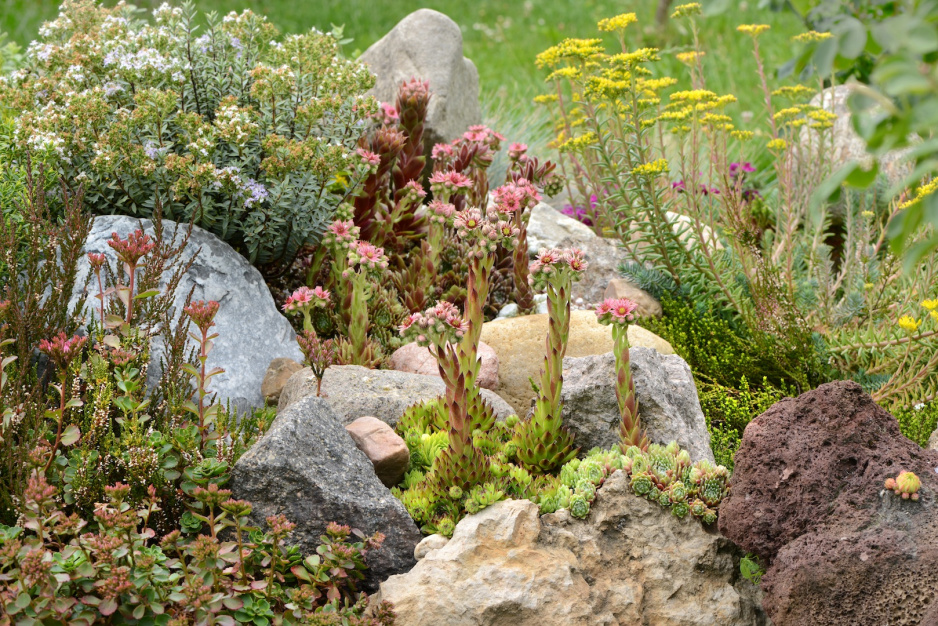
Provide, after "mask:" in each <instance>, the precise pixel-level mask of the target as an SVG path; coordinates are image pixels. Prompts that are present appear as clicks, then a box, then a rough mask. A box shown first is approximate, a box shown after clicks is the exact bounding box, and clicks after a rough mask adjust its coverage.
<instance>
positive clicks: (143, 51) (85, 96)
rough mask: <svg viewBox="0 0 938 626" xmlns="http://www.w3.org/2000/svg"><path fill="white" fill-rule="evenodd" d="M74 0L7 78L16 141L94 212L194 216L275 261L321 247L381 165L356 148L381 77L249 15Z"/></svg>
mask: <svg viewBox="0 0 938 626" xmlns="http://www.w3.org/2000/svg"><path fill="white" fill-rule="evenodd" d="M197 23H198V20H197V15H196V12H195V10H194V9H193V6H192V5H191V4H186V5H184V6H183V7H181V8H172V7H169V6H168V5H165V4H164V5H163V6H161V7H160V8H158V9H156V10H155V11H154V12H153V19H152V21H147V20H144V19H141V18H140V17H138V14H137V11H136V10H134V9H132V8H131V7H129V6H127V5H124V4H120V5H118V6H117V7H115V8H112V9H111V8H104V7H101V6H98V5H97V4H96V3H95V2H94V1H93V0H75V1H67V2H65V3H64V4H63V5H62V9H61V12H60V14H59V17H58V19H56V20H54V21H52V22H49V23H47V24H45V25H44V26H43V27H42V29H40V37H39V39H38V40H37V41H34V42H32V43H31V44H30V46H29V48H28V51H27V59H26V66H25V67H24V68H23V69H21V70H18V71H16V72H13V73H11V74H10V75H9V76H7V77H4V78H3V80H2V81H0V105H2V106H5V107H9V108H10V109H16V110H18V111H20V110H21V111H23V112H22V114H21V115H19V116H18V117H17V119H16V121H15V128H14V131H13V136H14V143H15V146H16V148H17V149H18V150H19V151H20V154H21V155H25V153H26V152H27V151H29V152H30V153H31V154H32V155H33V157H34V159H37V160H41V161H43V162H45V164H46V165H47V166H50V167H52V168H54V169H56V170H57V171H59V172H60V173H61V174H63V175H64V178H65V179H66V180H69V181H73V182H74V183H75V184H76V185H77V184H81V185H83V186H84V189H85V205H86V207H88V208H89V209H91V210H92V211H94V212H96V213H122V214H128V215H139V216H141V217H150V216H151V215H152V214H153V213H154V212H155V211H157V210H161V211H162V214H163V217H166V218H170V219H173V220H176V221H187V220H190V219H191V220H194V221H195V223H196V224H197V225H198V226H201V227H203V228H205V229H207V230H209V231H211V232H213V233H215V234H216V235H218V236H219V237H221V238H222V239H224V240H225V241H227V242H228V243H230V244H231V245H232V246H234V247H235V248H236V249H237V250H238V251H239V252H241V253H242V254H244V255H245V256H246V257H247V258H248V259H250V261H251V262H252V263H254V264H255V265H258V266H260V267H263V268H266V269H267V270H269V271H276V270H278V269H280V268H282V267H283V266H284V265H285V264H288V263H289V262H290V261H291V260H292V259H293V258H294V256H295V255H296V253H297V251H298V250H299V249H300V248H301V247H303V246H305V245H312V244H315V243H317V242H318V240H319V238H320V236H321V234H322V233H323V232H324V230H325V228H326V226H327V225H328V223H329V221H330V220H331V218H332V216H333V213H334V211H335V208H336V207H337V206H338V205H339V204H340V203H341V202H342V201H343V200H345V199H346V198H347V197H348V196H349V195H350V194H351V193H352V192H353V191H354V189H355V187H356V185H357V184H358V182H359V181H360V179H361V178H362V177H363V176H364V175H365V174H366V173H367V171H368V168H369V166H368V165H367V164H364V163H363V160H362V158H361V157H360V156H359V155H358V154H356V151H355V148H356V143H357V141H358V139H359V137H360V135H361V131H362V128H363V125H364V123H365V120H366V119H367V118H368V116H369V115H371V114H372V113H373V112H374V111H375V110H376V107H377V105H376V103H375V102H374V100H373V99H372V98H370V97H365V96H364V95H363V94H364V93H365V92H366V91H367V90H368V89H369V88H370V87H372V86H373V84H374V78H373V76H371V74H370V73H369V72H368V71H367V69H365V67H364V66H363V65H361V64H359V63H357V62H354V61H349V60H346V59H343V58H342V57H341V53H340V49H339V42H338V41H337V39H336V38H335V37H334V36H332V35H330V34H325V33H321V32H319V31H317V30H315V29H314V30H311V31H310V32H307V33H305V34H300V35H289V36H286V37H284V38H282V39H278V37H277V31H276V29H275V28H274V27H273V26H272V25H270V24H268V23H267V21H266V19H265V18H263V17H261V16H258V15H255V14H253V13H251V12H250V11H244V12H243V13H241V14H235V13H230V14H228V15H227V16H225V17H224V18H222V19H217V18H216V17H215V15H214V14H209V15H207V16H206V18H205V20H204V26H199V25H197Z"/></svg>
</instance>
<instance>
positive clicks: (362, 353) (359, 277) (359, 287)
mask: <svg viewBox="0 0 938 626" xmlns="http://www.w3.org/2000/svg"><path fill="white" fill-rule="evenodd" d="M387 268H388V257H387V256H385V254H384V248H378V247H376V246H373V245H372V244H370V243H368V242H367V241H361V240H359V241H357V242H355V245H353V246H350V247H349V251H348V265H347V267H346V269H345V270H344V271H343V273H342V274H343V277H344V278H345V279H346V280H347V281H348V282H349V289H350V302H349V314H350V319H349V324H348V336H349V343H350V346H351V352H350V354H348V355H347V356H346V357H345V358H347V359H350V362H352V363H354V364H358V365H362V364H365V363H369V362H370V361H371V360H372V359H373V358H374V356H373V355H372V354H371V353H370V352H369V343H368V299H369V297H370V296H371V291H372V289H373V285H375V284H376V283H377V282H378V281H379V280H380V278H381V273H382V271H383V270H386V269H387Z"/></svg>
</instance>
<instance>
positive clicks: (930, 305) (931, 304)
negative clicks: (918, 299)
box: [922, 300, 938, 311]
mask: <svg viewBox="0 0 938 626" xmlns="http://www.w3.org/2000/svg"><path fill="white" fill-rule="evenodd" d="M922 306H923V307H925V309H926V310H928V311H934V310H936V309H938V300H922Z"/></svg>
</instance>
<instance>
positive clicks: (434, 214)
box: [427, 200, 456, 273]
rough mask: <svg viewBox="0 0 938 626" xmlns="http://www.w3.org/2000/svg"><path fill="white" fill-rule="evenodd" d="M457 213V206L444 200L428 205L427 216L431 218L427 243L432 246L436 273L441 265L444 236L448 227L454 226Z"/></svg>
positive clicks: (431, 253) (431, 250)
mask: <svg viewBox="0 0 938 626" xmlns="http://www.w3.org/2000/svg"><path fill="white" fill-rule="evenodd" d="M455 213H456V207H455V206H453V205H452V204H450V203H448V202H443V201H442V200H434V201H433V202H431V203H430V204H429V205H427V216H428V218H429V220H428V221H429V226H428V228H427V243H428V244H429V246H430V262H431V263H432V264H433V271H434V273H436V271H437V268H438V267H439V265H440V253H441V252H442V251H443V237H444V236H445V235H446V227H447V226H452V224H453V215H455Z"/></svg>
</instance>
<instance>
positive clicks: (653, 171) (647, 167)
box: [632, 159, 668, 177]
mask: <svg viewBox="0 0 938 626" xmlns="http://www.w3.org/2000/svg"><path fill="white" fill-rule="evenodd" d="M667 171H668V160H667V159H657V160H655V161H651V162H650V163H642V164H641V165H639V166H636V167H634V168H632V174H634V175H636V176H649V177H650V176H657V175H658V174H665V173H667Z"/></svg>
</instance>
